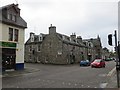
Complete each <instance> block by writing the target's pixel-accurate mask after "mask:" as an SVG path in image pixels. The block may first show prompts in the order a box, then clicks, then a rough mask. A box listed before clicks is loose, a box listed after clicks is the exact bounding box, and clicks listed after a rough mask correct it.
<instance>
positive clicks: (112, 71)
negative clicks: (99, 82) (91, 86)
mask: <svg viewBox="0 0 120 90" xmlns="http://www.w3.org/2000/svg"><path fill="white" fill-rule="evenodd" d="M115 70H116V67H114V68H113V69H112V70H111V71H110V72H109V73H108V74H107V76H112V74H113V73H114V72H115Z"/></svg>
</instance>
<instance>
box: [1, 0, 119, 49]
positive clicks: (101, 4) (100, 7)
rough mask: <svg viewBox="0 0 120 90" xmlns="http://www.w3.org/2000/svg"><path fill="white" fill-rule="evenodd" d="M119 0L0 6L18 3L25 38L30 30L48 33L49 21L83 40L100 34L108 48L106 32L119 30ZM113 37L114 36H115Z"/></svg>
mask: <svg viewBox="0 0 120 90" xmlns="http://www.w3.org/2000/svg"><path fill="white" fill-rule="evenodd" d="M118 1H119V0H0V6H4V5H7V4H11V3H18V4H19V8H20V9H21V16H22V17H23V18H24V20H26V22H27V24H28V28H27V29H26V31H25V41H26V40H27V39H28V38H29V33H30V32H34V33H35V34H39V33H44V34H47V33H48V27H49V26H50V24H52V25H53V26H56V28H57V32H58V33H61V34H65V35H68V36H69V35H71V34H72V33H76V35H77V36H82V38H83V39H88V38H96V37H97V35H99V36H100V38H101V41H102V46H103V47H107V48H109V49H111V50H112V49H113V47H111V46H109V45H108V44H107V35H108V34H110V33H113V34H114V30H115V29H116V30H118ZM113 39H114V38H113Z"/></svg>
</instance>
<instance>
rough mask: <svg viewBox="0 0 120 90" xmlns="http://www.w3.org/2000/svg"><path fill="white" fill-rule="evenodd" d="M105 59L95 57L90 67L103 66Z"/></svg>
mask: <svg viewBox="0 0 120 90" xmlns="http://www.w3.org/2000/svg"><path fill="white" fill-rule="evenodd" d="M105 65H106V64H105V61H104V60H103V59H95V60H94V61H93V62H92V63H91V67H105Z"/></svg>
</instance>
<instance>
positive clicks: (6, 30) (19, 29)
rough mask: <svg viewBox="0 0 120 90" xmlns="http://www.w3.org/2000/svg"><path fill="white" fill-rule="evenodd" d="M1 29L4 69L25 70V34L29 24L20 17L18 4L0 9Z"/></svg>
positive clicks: (1, 50) (0, 44)
mask: <svg viewBox="0 0 120 90" xmlns="http://www.w3.org/2000/svg"><path fill="white" fill-rule="evenodd" d="M0 27H1V29H0V33H1V38H0V52H1V54H2V67H3V69H4V70H6V69H15V70H21V69H24V33H25V28H27V23H26V22H25V21H24V20H23V19H22V17H21V16H20V9H19V7H18V4H10V5H6V6H3V7H0Z"/></svg>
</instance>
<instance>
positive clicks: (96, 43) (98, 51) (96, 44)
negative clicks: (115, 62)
mask: <svg viewBox="0 0 120 90" xmlns="http://www.w3.org/2000/svg"><path fill="white" fill-rule="evenodd" d="M84 41H88V42H91V43H92V44H93V48H94V51H95V52H94V55H95V58H102V44H101V39H100V37H99V36H97V38H94V39H93V38H91V39H85V40H84Z"/></svg>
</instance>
